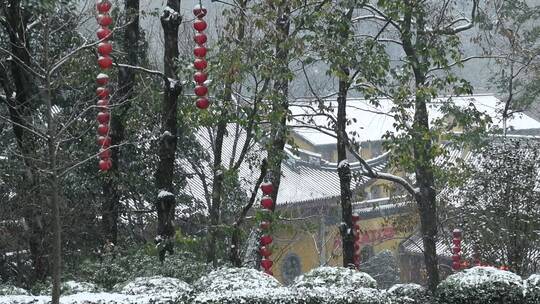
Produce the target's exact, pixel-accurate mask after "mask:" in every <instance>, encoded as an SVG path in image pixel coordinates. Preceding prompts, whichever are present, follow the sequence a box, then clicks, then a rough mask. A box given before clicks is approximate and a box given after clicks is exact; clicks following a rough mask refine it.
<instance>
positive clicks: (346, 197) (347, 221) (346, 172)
mask: <svg viewBox="0 0 540 304" xmlns="http://www.w3.org/2000/svg"><path fill="white" fill-rule="evenodd" d="M341 70H342V72H343V73H344V75H346V76H347V78H348V76H349V69H347V68H342V69H341ZM348 90H349V84H348V82H347V81H346V80H340V81H339V92H338V99H337V102H338V113H337V121H336V135H337V154H338V163H339V166H338V169H337V170H338V175H339V186H340V190H341V198H340V200H341V222H342V223H341V226H340V233H341V241H342V244H343V267H348V268H355V265H354V234H353V222H352V201H351V199H352V191H351V179H352V175H351V167H350V166H349V163H348V162H347V150H348V148H347V142H348V139H347V130H346V127H347V92H348Z"/></svg>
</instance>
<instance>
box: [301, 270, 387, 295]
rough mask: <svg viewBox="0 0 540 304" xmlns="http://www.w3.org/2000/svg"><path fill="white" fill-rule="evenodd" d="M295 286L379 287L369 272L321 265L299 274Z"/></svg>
mask: <svg viewBox="0 0 540 304" xmlns="http://www.w3.org/2000/svg"><path fill="white" fill-rule="evenodd" d="M294 287H295V288H315V287H323V288H328V289H331V288H342V289H351V290H356V289H358V288H363V287H365V288H377V281H375V280H374V279H373V278H372V277H371V276H370V275H368V274H367V273H363V272H360V271H355V270H352V269H348V268H344V267H319V268H315V269H313V270H311V271H309V272H308V273H306V274H304V275H301V276H299V277H298V278H296V280H295V281H294Z"/></svg>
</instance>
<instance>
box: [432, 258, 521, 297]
mask: <svg viewBox="0 0 540 304" xmlns="http://www.w3.org/2000/svg"><path fill="white" fill-rule="evenodd" d="M523 293H524V289H523V280H522V279H521V277H520V276H518V275H516V274H514V273H511V272H508V271H503V270H498V269H496V268H493V267H474V268H471V269H467V270H465V271H462V272H459V273H456V274H453V275H451V276H449V277H448V278H446V280H444V281H443V282H442V283H441V284H439V286H438V287H437V298H438V304H480V303H481V304H522V303H523V302H524V299H523Z"/></svg>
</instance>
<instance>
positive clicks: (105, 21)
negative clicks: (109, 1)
mask: <svg viewBox="0 0 540 304" xmlns="http://www.w3.org/2000/svg"><path fill="white" fill-rule="evenodd" d="M97 20H98V23H99V25H101V26H109V25H111V24H112V18H111V16H109V15H108V14H99V15H98V17H97Z"/></svg>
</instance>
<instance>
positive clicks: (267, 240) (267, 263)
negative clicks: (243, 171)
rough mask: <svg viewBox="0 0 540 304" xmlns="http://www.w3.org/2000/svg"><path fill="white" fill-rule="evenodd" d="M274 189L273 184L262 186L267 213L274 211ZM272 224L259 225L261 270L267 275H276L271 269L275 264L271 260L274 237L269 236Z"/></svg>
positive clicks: (262, 203) (266, 222)
mask: <svg viewBox="0 0 540 304" xmlns="http://www.w3.org/2000/svg"><path fill="white" fill-rule="evenodd" d="M273 189H274V187H273V186H272V183H270V182H268V181H265V182H263V183H262V184H261V190H262V192H263V195H264V196H263V197H262V199H261V207H262V208H263V209H266V210H267V212H272V211H273V210H274V200H273V199H272V198H271V197H270V194H271V193H272V191H273ZM270 226H271V223H270V222H269V221H268V220H263V221H261V222H260V223H259V229H260V230H261V232H262V233H263V235H262V236H261V238H260V239H259V254H260V255H261V257H262V260H261V268H262V269H263V270H264V272H265V273H266V274H269V275H272V276H273V275H274V273H273V272H272V270H271V268H272V265H273V264H274V263H273V262H272V260H271V259H270V256H271V255H272V251H271V250H270V245H271V244H272V236H271V235H270V234H269V232H270Z"/></svg>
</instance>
